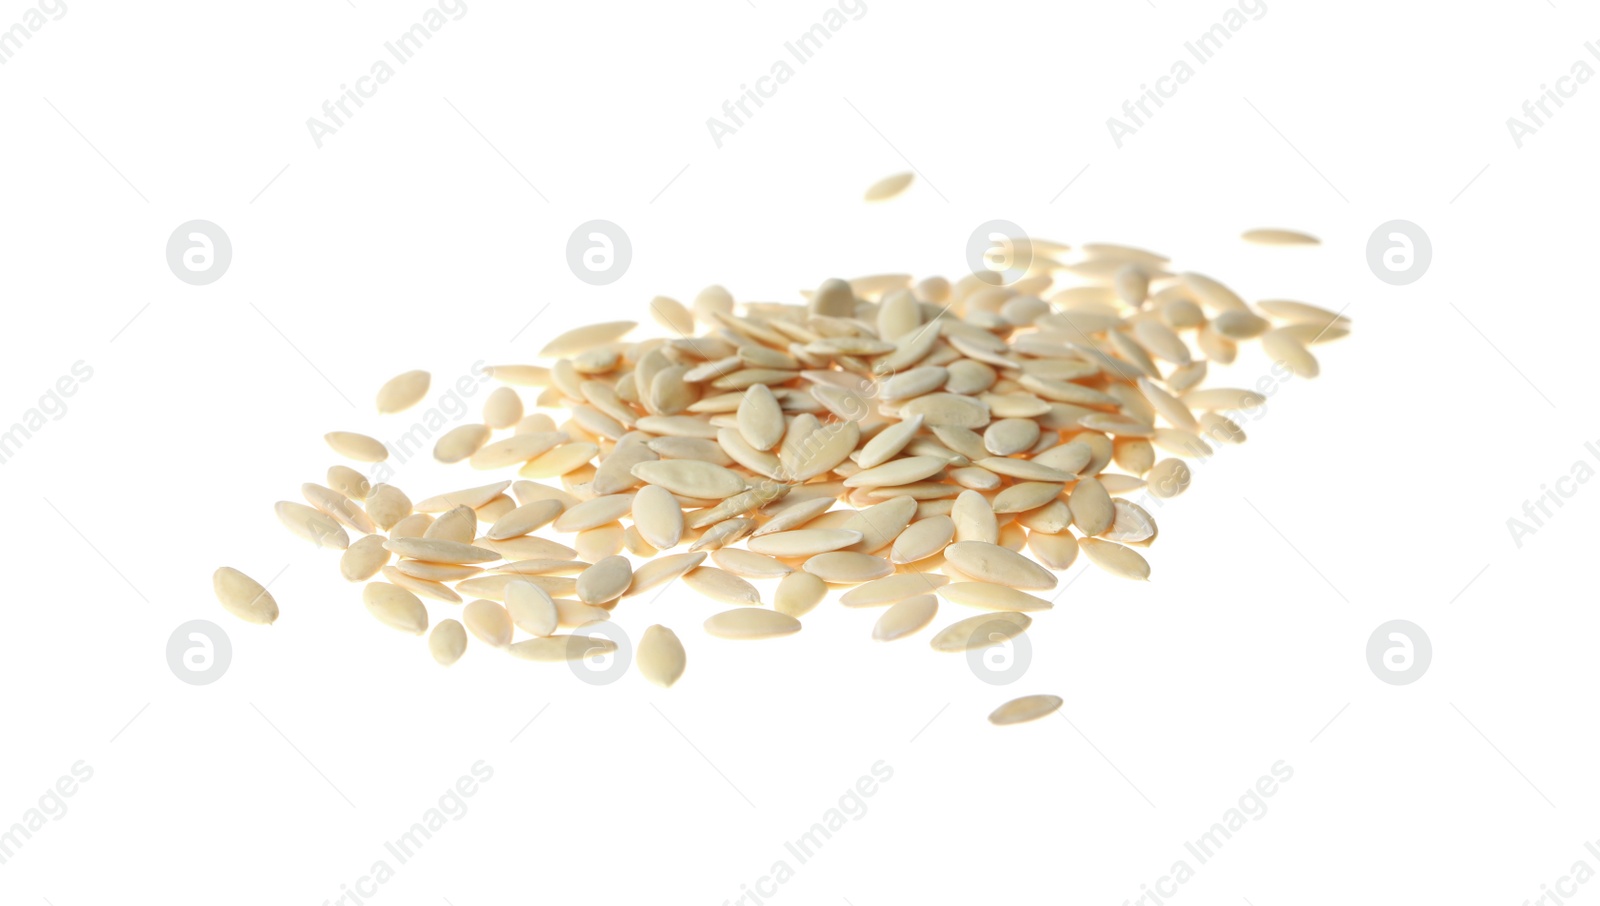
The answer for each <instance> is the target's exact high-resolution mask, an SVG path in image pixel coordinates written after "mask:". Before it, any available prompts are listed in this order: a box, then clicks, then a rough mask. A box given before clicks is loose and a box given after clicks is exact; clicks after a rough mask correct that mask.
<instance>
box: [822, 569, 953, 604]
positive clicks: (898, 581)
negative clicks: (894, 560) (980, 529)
mask: <svg viewBox="0 0 1600 906" xmlns="http://www.w3.org/2000/svg"><path fill="white" fill-rule="evenodd" d="M949 581H950V578H949V577H948V576H941V575H939V574H938V573H899V574H897V575H893V576H885V577H883V578H882V579H874V580H873V581H871V582H866V583H863V584H861V585H857V586H856V587H855V588H852V589H850V590H849V591H847V592H845V593H844V594H843V595H840V596H839V603H840V604H843V605H844V606H846V607H880V606H882V605H884V604H893V603H895V602H896V601H904V600H905V599H906V598H910V597H913V596H915V595H924V594H928V593H929V592H931V591H933V590H934V589H936V588H938V587H939V586H941V585H943V584H945V583H946V582H949Z"/></svg>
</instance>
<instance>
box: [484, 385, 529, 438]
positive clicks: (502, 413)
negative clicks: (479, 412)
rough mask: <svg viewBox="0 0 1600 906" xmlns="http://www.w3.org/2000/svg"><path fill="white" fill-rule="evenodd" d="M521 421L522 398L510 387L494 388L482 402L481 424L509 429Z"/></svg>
mask: <svg viewBox="0 0 1600 906" xmlns="http://www.w3.org/2000/svg"><path fill="white" fill-rule="evenodd" d="M521 420H522V397H520V396H517V391H515V390H512V389H511V388H510V387H496V388H494V389H493V390H491V391H490V392H489V395H488V396H487V397H485V398H484V401H483V423H484V424H486V425H488V426H489V427H491V428H500V429H504V428H509V427H511V426H512V425H515V424H516V423H517V422H519V421H521Z"/></svg>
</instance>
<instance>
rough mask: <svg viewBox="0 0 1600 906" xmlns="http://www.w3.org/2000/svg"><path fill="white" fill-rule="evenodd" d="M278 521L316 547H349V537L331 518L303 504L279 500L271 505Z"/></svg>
mask: <svg viewBox="0 0 1600 906" xmlns="http://www.w3.org/2000/svg"><path fill="white" fill-rule="evenodd" d="M273 510H274V511H275V512H277V514H278V521H279V522H282V523H283V525H284V527H285V528H287V529H288V530H289V531H291V532H294V533H295V534H296V535H299V536H300V537H301V538H304V539H305V540H307V541H310V542H311V543H312V544H315V545H316V546H318V547H327V548H332V549H334V550H341V551H342V550H344V549H345V548H347V547H349V546H350V537H349V536H348V535H346V534H345V533H344V529H342V528H340V527H339V523H337V522H335V521H334V519H333V517H332V516H329V515H328V514H326V513H324V512H322V511H320V510H314V509H312V508H311V507H308V506H306V505H305V504H303V503H295V502H293V501H290V500H280V501H278V502H277V503H276V504H274V505H273Z"/></svg>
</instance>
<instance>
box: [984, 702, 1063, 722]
mask: <svg viewBox="0 0 1600 906" xmlns="http://www.w3.org/2000/svg"><path fill="white" fill-rule="evenodd" d="M1060 707H1061V696H1059V695H1024V696H1022V697H1021V698H1013V699H1012V700H1011V701H1008V702H1006V703H1005V704H1003V705H1001V706H1000V707H998V708H996V709H994V711H992V712H991V713H990V714H989V723H992V724H994V725H995V726H997V727H1004V726H1009V725H1011V724H1020V723H1027V722H1028V721H1030V720H1038V719H1039V718H1041V717H1045V716H1047V715H1049V714H1052V713H1054V712H1055V711H1056V709H1057V708H1060Z"/></svg>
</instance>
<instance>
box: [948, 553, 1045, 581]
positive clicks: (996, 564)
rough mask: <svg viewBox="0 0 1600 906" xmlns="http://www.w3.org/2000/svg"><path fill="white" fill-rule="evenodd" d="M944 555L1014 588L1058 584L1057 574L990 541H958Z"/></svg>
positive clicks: (964, 568)
mask: <svg viewBox="0 0 1600 906" xmlns="http://www.w3.org/2000/svg"><path fill="white" fill-rule="evenodd" d="M944 556H945V559H946V560H947V561H949V562H950V564H951V565H953V566H955V568H956V569H958V570H960V571H961V572H962V573H964V574H966V575H968V576H971V577H972V578H974V579H978V580H980V581H983V582H993V583H995V584H997V585H1009V586H1010V587H1012V588H1055V587H1056V577H1055V574H1054V573H1052V572H1050V571H1049V570H1047V569H1045V568H1044V567H1042V566H1040V565H1039V564H1037V563H1035V562H1033V561H1032V560H1029V559H1028V558H1027V557H1024V556H1022V555H1021V554H1019V553H1017V552H1015V551H1011V550H1007V549H1006V548H1004V547H1001V546H1000V545H998V544H990V543H988V542H986V541H957V542H956V543H955V544H952V545H950V546H949V547H947V548H945V551H944Z"/></svg>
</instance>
